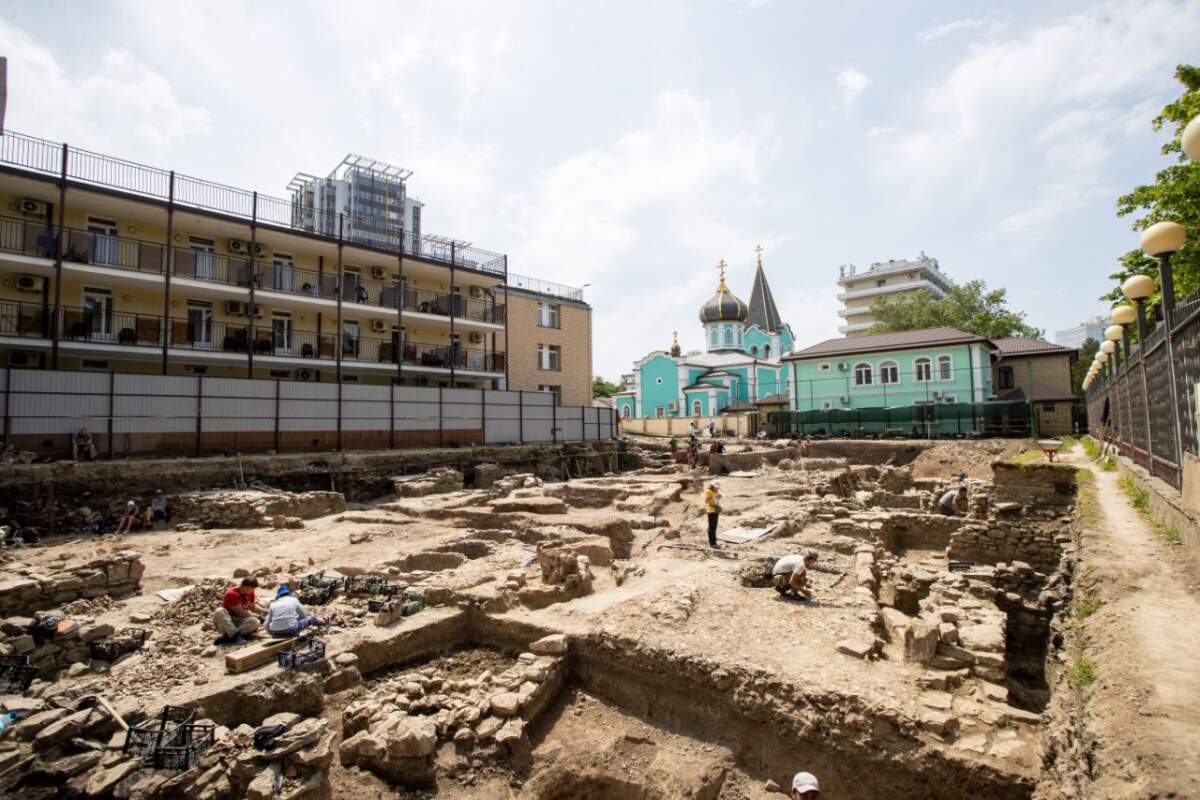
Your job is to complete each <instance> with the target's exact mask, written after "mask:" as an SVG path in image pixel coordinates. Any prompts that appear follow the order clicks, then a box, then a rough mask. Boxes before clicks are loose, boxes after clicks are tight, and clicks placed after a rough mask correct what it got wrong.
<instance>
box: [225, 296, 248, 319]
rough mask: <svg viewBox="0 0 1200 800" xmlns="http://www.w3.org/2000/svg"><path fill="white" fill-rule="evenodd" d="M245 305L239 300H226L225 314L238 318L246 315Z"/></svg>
mask: <svg viewBox="0 0 1200 800" xmlns="http://www.w3.org/2000/svg"><path fill="white" fill-rule="evenodd" d="M245 305H246V304H245V303H243V302H242V301H241V300H226V301H225V313H226V314H229V315H230V316H234V317H240V316H241V315H242V314H244V313H246V310H245Z"/></svg>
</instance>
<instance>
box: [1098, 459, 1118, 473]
mask: <svg viewBox="0 0 1200 800" xmlns="http://www.w3.org/2000/svg"><path fill="white" fill-rule="evenodd" d="M1100 469H1102V470H1104V471H1105V472H1116V471H1117V460H1116V459H1115V458H1113V457H1112V456H1106V457H1105V458H1104V459H1103V460H1102V461H1101V462H1100Z"/></svg>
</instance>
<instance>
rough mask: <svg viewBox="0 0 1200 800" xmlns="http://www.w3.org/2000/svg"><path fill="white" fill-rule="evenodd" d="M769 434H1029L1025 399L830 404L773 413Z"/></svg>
mask: <svg viewBox="0 0 1200 800" xmlns="http://www.w3.org/2000/svg"><path fill="white" fill-rule="evenodd" d="M767 433H768V435H769V436H772V437H777V438H778V437H785V436H791V435H798V436H846V437H856V436H871V437H879V436H890V437H896V438H903V437H913V438H921V439H925V438H931V437H939V436H940V437H945V436H968V435H969V436H1029V435H1030V433H1031V426H1030V410H1029V403H1027V402H1024V401H1011V402H990V403H941V404H934V403H930V404H928V405H925V404H922V405H911V406H895V407H893V408H884V407H882V406H879V407H872V408H834V409H829V410H823V411H773V412H771V413H769V414H768V415H767Z"/></svg>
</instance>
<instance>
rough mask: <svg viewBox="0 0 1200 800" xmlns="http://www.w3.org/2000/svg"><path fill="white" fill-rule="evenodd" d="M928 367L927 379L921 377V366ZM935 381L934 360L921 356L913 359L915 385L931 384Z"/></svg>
mask: <svg viewBox="0 0 1200 800" xmlns="http://www.w3.org/2000/svg"><path fill="white" fill-rule="evenodd" d="M922 364H924V365H925V366H926V367H928V372H926V374H925V377H924V378H922V377H921V365H922ZM932 380H933V359H932V358H930V357H929V356H921V357H919V358H914V359H913V383H929V382H931V381H932Z"/></svg>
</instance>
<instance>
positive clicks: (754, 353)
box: [750, 344, 758, 356]
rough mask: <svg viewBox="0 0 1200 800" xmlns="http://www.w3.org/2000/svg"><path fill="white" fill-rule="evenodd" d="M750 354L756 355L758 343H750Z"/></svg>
mask: <svg viewBox="0 0 1200 800" xmlns="http://www.w3.org/2000/svg"><path fill="white" fill-rule="evenodd" d="M750 355H752V356H756V355H758V345H756V344H752V345H750Z"/></svg>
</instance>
